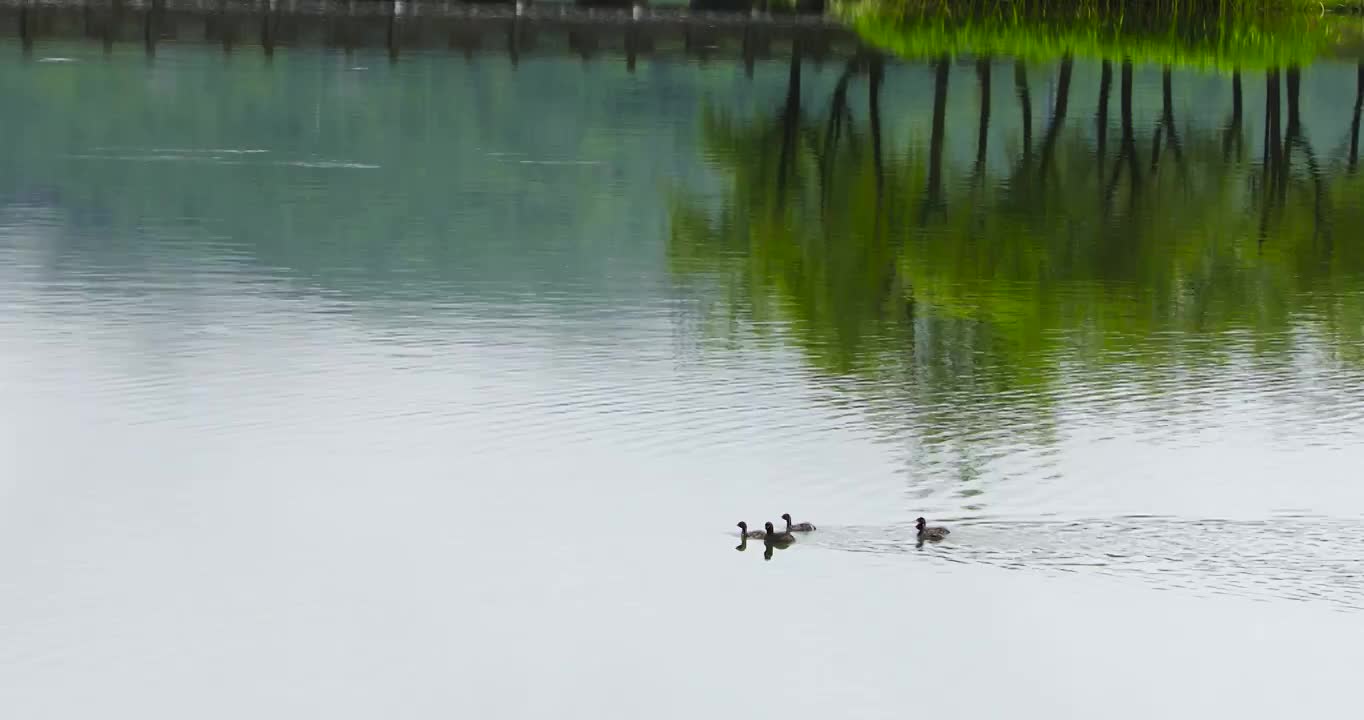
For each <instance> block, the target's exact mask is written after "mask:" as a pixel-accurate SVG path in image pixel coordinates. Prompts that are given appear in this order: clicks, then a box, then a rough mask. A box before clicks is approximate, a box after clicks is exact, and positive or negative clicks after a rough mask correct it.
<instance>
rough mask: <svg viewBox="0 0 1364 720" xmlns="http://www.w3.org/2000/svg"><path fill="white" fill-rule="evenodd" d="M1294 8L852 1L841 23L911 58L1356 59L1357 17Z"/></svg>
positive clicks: (1235, 2) (1242, 64) (1026, 0)
mask: <svg viewBox="0 0 1364 720" xmlns="http://www.w3.org/2000/svg"><path fill="white" fill-rule="evenodd" d="M1324 8H1325V5H1322V4H1320V3H1318V2H1302V1H1301V0H1278V1H1277V2H1268V3H1264V2H1255V3H1250V2H1245V1H1244V0H1222V1H1221V2H1217V3H1211V4H1207V3H1187V2H1179V1H1178V0H1175V1H1174V2H1169V1H1168V0H1163V1H1161V2H1151V3H1145V2H1141V3H1138V2H1126V1H1122V0H1109V1H1106V2H1105V1H1102V0H1059V2H1057V1H1053V0H1023V1H1022V2H1006V1H1004V0H968V1H967V2H946V1H945V0H851V1H850V2H845V3H843V4H841V5H840V6H839V12H840V14H841V15H842V16H843V17H844V18H846V19H847V21H848V22H849V23H850V24H851V25H852V26H853V27H854V28H856V29H857V31H858V33H860V34H861V35H862V36H863V37H864V38H866V39H867V40H868V41H869V42H871V43H872V44H874V45H876V46H878V47H881V48H883V49H885V50H887V51H890V52H894V53H896V54H897V55H900V56H903V57H910V58H934V57H938V56H941V55H944V54H946V55H949V56H955V55H962V54H968V55H986V56H1005V57H1012V58H1019V59H1024V60H1029V61H1043V60H1056V59H1059V58H1060V57H1062V56H1064V55H1073V56H1076V57H1082V58H1092V59H1099V60H1104V59H1106V60H1114V61H1121V60H1123V59H1131V60H1133V61H1135V62H1137V63H1151V64H1159V65H1171V66H1175V67H1199V68H1216V69H1222V70H1230V69H1233V68H1241V69H1246V70H1249V69H1263V68H1267V67H1282V66H1287V65H1290V64H1306V63H1310V62H1312V61H1313V60H1315V59H1317V58H1320V57H1323V56H1344V57H1364V43H1361V37H1362V36H1364V34H1362V33H1361V30H1362V29H1364V26H1362V25H1361V22H1360V20H1359V19H1358V18H1351V17H1339V16H1335V15H1332V14H1326V13H1324V12H1323V10H1324Z"/></svg>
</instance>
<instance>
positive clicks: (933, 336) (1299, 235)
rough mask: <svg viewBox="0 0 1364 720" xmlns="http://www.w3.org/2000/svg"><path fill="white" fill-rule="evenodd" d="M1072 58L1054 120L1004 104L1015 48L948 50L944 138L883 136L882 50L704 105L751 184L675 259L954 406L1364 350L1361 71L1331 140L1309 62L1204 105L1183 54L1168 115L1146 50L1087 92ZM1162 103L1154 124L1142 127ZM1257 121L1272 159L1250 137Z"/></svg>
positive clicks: (736, 318)
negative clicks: (960, 394) (765, 103)
mask: <svg viewBox="0 0 1364 720" xmlns="http://www.w3.org/2000/svg"><path fill="white" fill-rule="evenodd" d="M1076 65H1077V62H1076V61H1073V60H1070V59H1066V60H1064V61H1063V62H1062V63H1060V64H1059V66H1057V67H1056V68H1055V73H1056V75H1055V83H1054V85H1053V87H1054V93H1055V99H1054V100H1053V101H1052V104H1051V106H1050V107H1048V108H1045V113H1046V116H1047V122H1046V123H1045V125H1044V126H1042V127H1039V128H1037V132H1036V136H1035V137H1034V136H1033V129H1032V127H1031V123H1030V122H1029V123H1023V124H1022V125H1021V126H1020V124H1018V123H1016V122H1013V119H1014V118H1016V117H1019V115H1018V113H1019V108H1018V107H1001V106H1000V103H998V102H997V101H996V102H994V103H993V104H992V102H991V101H990V100H989V98H991V97H992V93H991V91H990V89H991V85H992V83H993V82H998V81H999V80H1000V78H998V77H997V76H998V75H1000V74H1002V73H1000V72H999V71H1000V70H1001V69H1007V67H1008V66H1007V65H1005V66H1003V68H1001V67H1000V66H998V65H995V64H992V63H990V62H986V61H981V62H979V63H977V65H976V67H975V70H974V72H972V71H971V70H970V69H969V68H963V67H961V66H954V65H953V64H952V63H951V62H950V60H949V59H948V58H946V57H942V58H939V60H938V61H936V62H935V63H933V64H932V66H931V68H932V73H933V93H932V97H931V105H930V98H924V106H923V110H922V113H923V114H924V116H929V118H928V121H927V122H926V123H920V124H919V125H918V127H924V126H926V128H927V132H926V136H924V135H917V134H916V135H915V136H914V137H913V139H912V140H911V142H910V144H909V145H908V146H904V147H893V146H891V145H890V143H889V142H888V140H887V138H889V137H893V135H892V134H891V133H888V132H886V131H885V130H884V129H883V125H884V124H885V120H884V119H883V118H881V117H879V115H880V110H879V104H880V102H881V101H880V99H879V95H880V93H879V87H880V85H881V80H880V73H881V72H882V71H881V69H880V67H879V66H878V65H877V64H876V63H875V62H874V61H873V62H872V63H870V64H867V65H851V66H849V68H848V69H847V72H846V73H845V74H844V76H843V77H842V78H841V79H840V80H839V82H838V83H837V85H836V86H835V87H834V89H833V90H832V91H831V92H829V93H828V94H827V95H824V94H821V95H820V96H818V97H815V98H809V90H808V88H802V85H803V84H808V83H801V82H800V73H799V71H798V70H793V72H792V78H793V82H792V84H791V89H790V92H789V93H788V99H787V102H786V103H785V104H783V105H782V106H781V107H780V108H779V109H778V110H776V111H775V112H774V113H773V114H771V115H767V116H758V117H755V118H751V119H743V120H741V119H737V118H734V117H732V116H730V115H727V114H725V113H721V112H717V111H713V110H712V111H709V112H708V113H707V116H706V122H705V126H704V128H705V141H706V145H707V150H708V154H709V156H710V157H712V158H714V159H715V163H716V165H717V167H718V169H719V170H720V171H721V172H722V173H723V174H724V175H726V176H727V177H728V178H729V179H730V180H731V185H730V188H731V190H730V192H729V194H728V195H726V196H725V197H724V198H723V199H722V200H721V201H720V202H718V203H716V202H702V201H700V200H699V199H697V198H691V197H687V196H681V197H678V198H677V199H676V202H675V205H674V210H673V231H672V239H671V244H670V251H671V259H672V263H673V267H674V270H675V271H676V272H677V274H678V275H679V276H680V277H683V278H688V279H689V280H690V281H691V282H696V283H706V284H708V285H709V287H710V289H712V290H713V291H715V292H718V293H721V294H722V295H723V296H724V297H725V298H726V302H724V303H722V304H720V307H718V308H716V310H715V312H714V314H713V315H712V317H711V320H712V321H713V322H712V323H711V324H710V327H711V328H712V329H713V331H715V332H733V331H734V329H735V328H738V329H739V331H740V332H744V331H745V330H744V328H748V327H755V328H782V330H781V332H784V333H785V334H786V335H785V338H786V339H787V340H788V341H790V342H792V343H794V344H796V345H797V346H799V347H800V348H802V349H803V350H804V352H805V353H806V355H807V356H808V358H809V359H810V361H811V363H812V364H813V365H815V366H816V367H819V368H820V369H822V370H823V371H825V372H828V373H832V374H836V375H852V376H865V377H869V378H876V377H886V376H891V377H893V378H895V383H894V385H895V386H896V387H899V388H900V389H901V390H902V391H909V392H914V390H913V388H916V387H917V388H920V389H923V388H932V390H933V392H934V393H935V394H936V395H940V396H941V397H942V398H945V399H944V400H943V401H944V402H947V401H948V400H946V398H950V397H951V396H952V388H954V387H959V386H960V384H961V383H988V384H989V386H990V387H991V388H993V389H994V390H996V391H998V392H999V393H1001V394H1002V395H1001V397H1009V396H1010V393H1011V392H1012V391H1013V390H1016V389H1019V388H1024V387H1027V388H1033V389H1037V388H1046V387H1050V388H1051V389H1052V391H1053V392H1054V393H1060V392H1061V391H1062V385H1063V383H1064V371H1065V368H1066V367H1067V366H1068V365H1069V364H1071V363H1076V362H1080V363H1084V364H1086V365H1092V364H1097V366H1105V365H1109V366H1112V367H1114V368H1129V369H1130V372H1131V377H1130V378H1129V379H1130V380H1132V381H1134V382H1135V381H1139V380H1140V379H1141V377H1142V375H1143V373H1144V372H1145V370H1143V368H1163V369H1170V368H1180V367H1184V366H1197V367H1208V366H1210V365H1211V366H1215V365H1216V363H1217V362H1219V361H1218V360H1217V358H1218V357H1222V356H1230V355H1231V354H1234V353H1236V352H1238V351H1244V352H1247V353H1250V354H1251V355H1255V356H1260V357H1262V358H1264V359H1266V360H1272V361H1275V362H1291V361H1292V358H1293V357H1294V356H1295V354H1297V353H1300V352H1302V351H1303V349H1304V347H1307V346H1311V347H1316V348H1319V349H1323V348H1324V349H1325V351H1326V352H1328V353H1330V354H1331V355H1333V356H1335V357H1337V358H1338V359H1340V360H1341V361H1344V362H1352V363H1360V362H1364V354H1361V351H1360V349H1361V347H1364V300H1362V298H1364V244H1361V243H1358V242H1354V240H1353V239H1354V238H1358V237H1364V176H1361V174H1360V173H1359V171H1358V170H1359V166H1358V142H1359V133H1360V130H1359V107H1360V104H1359V99H1360V98H1361V97H1364V71H1361V77H1360V79H1359V81H1358V83H1356V82H1355V78H1354V74H1353V72H1351V73H1349V74H1348V75H1347V74H1345V73H1340V74H1339V76H1340V77H1342V78H1345V79H1347V80H1348V82H1349V84H1348V86H1346V87H1342V88H1341V97H1342V98H1346V97H1354V98H1356V101H1355V103H1353V105H1351V104H1350V103H1348V102H1342V104H1341V108H1340V110H1341V112H1340V114H1341V117H1339V118H1336V119H1337V120H1339V123H1337V124H1338V125H1340V126H1342V127H1349V128H1351V130H1350V131H1348V133H1347V135H1346V136H1345V137H1344V138H1341V137H1331V138H1328V139H1325V140H1323V139H1312V138H1309V137H1307V135H1306V132H1305V130H1304V124H1303V122H1302V120H1301V115H1302V112H1303V110H1302V108H1301V107H1300V104H1299V97H1300V93H1301V90H1300V86H1301V76H1300V73H1299V72H1298V71H1296V70H1289V71H1287V72H1286V73H1285V72H1281V71H1277V70H1276V71H1273V72H1270V73H1259V74H1257V75H1256V76H1254V78H1251V77H1250V76H1246V77H1244V78H1243V76H1242V74H1240V73H1237V74H1235V75H1233V76H1232V77H1231V78H1228V86H1229V90H1230V91H1231V92H1229V93H1228V95H1229V97H1228V101H1229V102H1228V104H1227V107H1226V108H1225V114H1224V115H1221V116H1220V117H1215V118H1214V117H1199V118H1184V117H1177V116H1176V112H1177V107H1176V106H1175V104H1174V103H1173V102H1172V101H1171V98H1172V96H1173V92H1172V90H1173V88H1174V87H1175V86H1177V85H1178V83H1179V81H1180V79H1181V78H1180V77H1179V76H1178V75H1177V74H1175V73H1174V72H1173V71H1169V70H1167V71H1166V72H1165V73H1164V77H1163V81H1162V89H1163V91H1164V92H1162V93H1160V94H1158V95H1156V102H1157V104H1158V105H1159V107H1157V108H1150V107H1135V103H1137V102H1139V101H1140V99H1141V98H1144V97H1150V95H1149V94H1146V95H1137V94H1135V93H1134V91H1133V84H1134V83H1133V74H1134V73H1133V67H1132V65H1131V64H1126V65H1117V64H1113V63H1104V64H1103V66H1102V67H1101V68H1097V67H1093V66H1091V67H1089V68H1085V70H1088V71H1092V70H1098V71H1099V72H1094V73H1089V74H1090V75H1092V76H1095V77H1097V78H1098V80H1099V83H1098V87H1089V88H1079V87H1075V86H1074V81H1073V78H1074V77H1075V76H1076V75H1077V74H1078V73H1076ZM1016 69H1018V70H1019V72H1017V73H1015V74H1014V81H1015V87H1016V90H1017V91H1018V96H1019V97H1020V98H1028V97H1029V96H1030V94H1029V93H1028V76H1027V74H1026V73H1025V72H1022V66H1021V65H1019V66H1016ZM1342 70H1343V68H1342ZM864 76H865V82H862V81H861V79H862V78H863V77H864ZM1261 79H1263V82H1265V83H1267V84H1268V85H1269V86H1270V88H1271V89H1272V90H1273V91H1274V92H1272V96H1273V97H1274V98H1278V99H1276V100H1273V101H1271V102H1267V103H1266V104H1265V106H1264V107H1263V108H1259V107H1257V108H1254V109H1251V108H1249V107H1248V106H1247V105H1246V103H1245V102H1244V96H1245V95H1246V94H1248V92H1247V91H1246V90H1245V89H1244V88H1243V87H1242V86H1243V84H1244V85H1254V86H1255V87H1252V88H1251V90H1250V91H1249V92H1251V93H1255V92H1257V91H1258V89H1259V84H1260V82H1261ZM1233 88H1234V90H1233ZM1280 89H1281V92H1280ZM949 90H950V93H949ZM950 94H954V96H955V97H958V98H960V97H962V96H963V95H965V96H967V102H966V103H964V104H974V107H975V108H976V109H977V123H976V126H975V127H972V126H971V125H969V124H968V125H964V124H963V123H961V122H960V120H961V118H960V117H957V118H956V119H957V122H954V123H951V124H949V123H947V122H946V121H945V116H946V114H947V109H946V106H947V104H948V98H949V95H950ZM864 96H865V100H861V99H860V98H862V97H864ZM992 105H993V106H992ZM854 106H856V107H858V108H859V109H860V108H866V110H865V112H864V113H854V112H853V110H852V108H853V107H854ZM809 107H828V108H830V110H829V111H828V112H827V113H820V114H819V115H818V116H815V115H812V114H810V113H809V112H808V111H807V110H806V108H809ZM1080 107H1083V108H1084V110H1083V113H1082V115H1083V117H1077V116H1080V115H1081V112H1080V111H1079V110H1078V108H1080ZM1352 109H1353V110H1352ZM1351 110H1352V111H1353V116H1352V117H1351V116H1350V115H1349V113H1350V112H1351ZM1150 111H1158V114H1157V117H1158V120H1157V122H1156V123H1155V124H1154V126H1151V125H1147V124H1145V123H1142V124H1140V125H1138V123H1137V121H1136V120H1134V117H1140V116H1143V114H1144V115H1146V116H1149V115H1150V114H1151V112H1150ZM1252 113H1253V114H1254V115H1255V117H1254V118H1252V117H1251V116H1252ZM1261 114H1263V127H1268V128H1270V132H1269V137H1270V142H1269V143H1268V145H1267V146H1266V147H1265V148H1263V152H1261V151H1260V150H1259V149H1255V145H1256V143H1255V138H1258V137H1259V135H1260V133H1259V132H1258V131H1251V130H1248V128H1252V127H1255V123H1258V122H1259V121H1260V120H1261V117H1262V115H1261ZM1031 115H1032V114H1031V113H1030V114H1029V117H1031ZM1096 116H1097V117H1096ZM1252 120H1254V121H1255V122H1252ZM1191 123H1192V124H1191ZM1000 125H1003V126H1005V127H1006V129H1007V130H1008V132H1007V134H1006V135H1005V136H1004V137H1003V138H1001V137H1000V135H1001V132H1000V130H999V126H1000ZM949 136H951V137H954V138H956V143H955V145H954V146H953V147H954V151H953V152H950V153H948V152H946V151H945V148H946V146H947V145H948V144H949V143H948V140H947V138H948V137H949ZM1001 139H1002V140H1003V141H1004V145H1005V147H1008V148H1012V149H1014V150H1015V152H1014V153H1013V154H1012V158H1011V160H1010V161H1009V163H1007V164H1006V165H1001V164H999V163H997V162H991V161H990V160H989V158H990V157H991V156H992V155H991V154H992V152H993V151H994V149H995V148H998V147H999V143H1000V141H1001ZM1314 142H1315V143H1322V144H1321V146H1317V145H1314ZM991 143H995V144H994V145H991ZM954 157H955V158H957V161H956V162H953V158H954ZM967 158H969V159H967ZM963 159H966V160H965V162H963V161H962V160H963ZM769 332H772V331H771V330H769ZM1195 359H1196V361H1195ZM907 378H908V379H907ZM915 378H917V380H915ZM929 379H931V380H932V381H931V382H924V381H925V380H929ZM1149 379H1150V381H1153V382H1154V381H1167V380H1168V378H1149ZM1026 395H1027V396H1028V397H1038V396H1046V395H1047V393H1040V394H1039V393H1036V392H1030V393H1027V394H1026Z"/></svg>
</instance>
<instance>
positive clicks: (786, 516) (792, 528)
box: [781, 513, 815, 533]
mask: <svg viewBox="0 0 1364 720" xmlns="http://www.w3.org/2000/svg"><path fill="white" fill-rule="evenodd" d="M781 519H782V520H785V521H786V532H788V533H793V532H810V531H811V530H814V529H815V526H814V525H811V524H810V523H796V524H795V525H792V524H791V513H782V514H781Z"/></svg>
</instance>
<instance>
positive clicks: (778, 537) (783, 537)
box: [763, 521, 796, 547]
mask: <svg viewBox="0 0 1364 720" xmlns="http://www.w3.org/2000/svg"><path fill="white" fill-rule="evenodd" d="M763 527H765V528H767V534H766V536H765V537H764V538H763V542H764V543H766V544H768V545H774V546H776V547H786V546H787V545H790V544H791V543H793V542H795V541H796V536H795V535H792V534H791V533H789V532H786V531H782V532H777V530H776V528H774V527H772V523H771V522H770V521H769V522H768V523H766V524H765V525H763Z"/></svg>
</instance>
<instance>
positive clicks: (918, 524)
mask: <svg viewBox="0 0 1364 720" xmlns="http://www.w3.org/2000/svg"><path fill="white" fill-rule="evenodd" d="M914 527H915V528H918V530H919V539H920V540H941V539H943V538H945V537H947V536H948V535H949V534H950V533H951V532H952V531H951V530H948V529H947V528H945V527H929V526H928V521H927V520H924V519H923V518H917V519H916V520H915V521H914Z"/></svg>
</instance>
